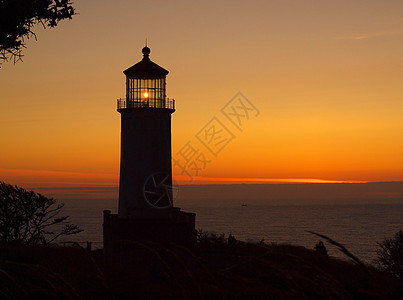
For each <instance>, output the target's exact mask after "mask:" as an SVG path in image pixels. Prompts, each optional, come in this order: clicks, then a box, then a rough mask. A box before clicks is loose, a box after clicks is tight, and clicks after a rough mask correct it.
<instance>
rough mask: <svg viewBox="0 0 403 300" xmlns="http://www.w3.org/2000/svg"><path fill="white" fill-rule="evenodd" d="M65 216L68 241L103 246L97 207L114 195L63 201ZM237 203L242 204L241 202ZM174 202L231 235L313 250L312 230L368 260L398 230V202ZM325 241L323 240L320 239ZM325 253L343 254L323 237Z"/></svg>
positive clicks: (112, 204)
mask: <svg viewBox="0 0 403 300" xmlns="http://www.w3.org/2000/svg"><path fill="white" fill-rule="evenodd" d="M64 203H65V207H64V209H63V214H64V215H69V216H70V218H69V220H70V221H71V222H72V223H74V224H76V225H79V226H80V227H81V228H82V229H84V232H82V233H80V234H79V235H77V236H70V237H68V238H67V240H71V241H75V242H79V243H80V244H82V245H85V243H86V242H87V241H90V242H91V243H92V246H93V248H101V247H102V217H103V213H102V211H103V210H104V209H109V210H111V211H112V213H116V212H117V200H116V199H103V200H94V199H73V200H65V201H64ZM242 204H245V205H246V206H245V205H244V206H243V205H242ZM178 206H179V207H181V208H182V210H184V211H190V212H194V213H196V228H197V229H203V230H204V231H212V232H216V233H218V234H225V235H226V236H228V234H229V233H232V234H233V235H234V236H235V238H236V239H238V240H242V241H252V242H260V241H262V240H263V241H264V242H265V243H278V244H281V243H287V244H293V245H300V246H304V247H306V248H310V249H313V247H314V246H315V244H316V243H318V241H319V240H320V238H319V237H317V236H314V235H312V234H311V233H308V232H307V231H308V230H309V231H314V232H317V233H320V234H323V235H326V236H328V237H330V238H332V239H333V240H335V241H337V242H339V243H341V244H343V245H344V246H345V247H346V248H347V249H348V250H349V251H350V252H351V253H353V254H354V255H356V256H357V257H358V258H360V259H361V260H363V261H364V262H367V263H372V262H373V260H374V259H375V258H376V250H377V249H378V248H379V246H378V245H377V242H381V241H382V240H383V239H384V238H385V237H386V238H390V237H392V236H393V235H394V234H395V233H396V232H398V231H399V230H403V218H402V216H403V203H388V204H374V203H371V204H327V205H316V204H315V205H278V204H271V203H270V201H268V203H265V201H262V200H261V199H260V200H259V201H253V200H250V199H249V200H248V201H247V202H246V203H241V202H239V201H230V200H229V199H228V200H227V201H223V200H222V199H221V200H214V199H209V201H204V200H195V199H192V200H190V201H188V202H186V201H184V200H181V201H180V203H178ZM323 241H324V240H323ZM324 243H325V246H326V247H327V249H328V251H329V255H331V256H334V257H338V258H342V259H343V258H345V256H344V254H342V253H341V252H339V251H338V250H337V249H336V248H335V247H334V246H332V245H330V244H329V243H327V242H326V241H324Z"/></svg>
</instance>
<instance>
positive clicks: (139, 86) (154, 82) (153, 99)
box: [126, 78, 166, 108]
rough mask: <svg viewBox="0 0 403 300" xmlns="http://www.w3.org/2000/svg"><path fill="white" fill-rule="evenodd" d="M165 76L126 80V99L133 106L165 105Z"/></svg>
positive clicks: (161, 106) (158, 106) (157, 106)
mask: <svg viewBox="0 0 403 300" xmlns="http://www.w3.org/2000/svg"><path fill="white" fill-rule="evenodd" d="M165 97H166V96H165V78H157V79H135V78H127V80H126V99H127V101H130V102H131V103H132V104H133V107H155V108H164V107H165Z"/></svg>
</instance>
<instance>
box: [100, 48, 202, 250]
mask: <svg viewBox="0 0 403 300" xmlns="http://www.w3.org/2000/svg"><path fill="white" fill-rule="evenodd" d="M150 52H151V51H150V48H148V47H147V46H146V47H144V48H143V49H142V54H143V58H142V60H141V61H139V62H138V63H136V64H135V65H133V66H131V67H130V68H128V69H126V70H125V71H123V73H124V74H125V76H126V98H123V99H118V101H117V110H118V112H119V113H120V114H121V157H120V182H119V210H118V214H111V212H110V211H109V210H105V211H104V249H105V253H106V254H107V256H108V255H109V256H110V255H113V251H112V249H114V246H113V244H114V242H116V241H122V240H132V241H148V242H150V241H151V242H157V243H179V244H182V245H191V244H192V243H193V242H194V239H195V233H196V231H195V214H194V213H186V212H182V211H180V208H178V207H174V206H173V199H172V198H173V197H172V196H173V195H172V157H171V115H172V113H173V112H174V111H175V101H174V100H172V99H168V98H167V96H166V76H167V75H168V73H169V72H168V71H167V70H165V69H164V68H162V67H160V66H159V65H157V64H156V63H154V62H152V61H151V60H150V57H149V56H150ZM108 253H109V254H108Z"/></svg>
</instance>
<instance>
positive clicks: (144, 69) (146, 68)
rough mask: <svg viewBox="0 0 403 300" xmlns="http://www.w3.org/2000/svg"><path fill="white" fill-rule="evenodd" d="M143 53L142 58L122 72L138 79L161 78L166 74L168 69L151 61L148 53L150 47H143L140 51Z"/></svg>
mask: <svg viewBox="0 0 403 300" xmlns="http://www.w3.org/2000/svg"><path fill="white" fill-rule="evenodd" d="M141 52H142V53H143V59H142V60H141V61H139V62H138V63H137V64H135V65H133V66H131V67H130V68H128V69H126V70H124V71H123V73H124V74H125V75H126V76H128V77H130V78H139V79H147V78H150V79H153V78H163V77H165V76H167V75H168V73H169V71H168V70H165V69H164V68H163V67H160V66H159V65H157V64H156V63H154V62H152V61H151V59H150V57H149V55H150V52H151V50H150V48H148V47H147V46H146V47H144V48H143V49H142V51H141Z"/></svg>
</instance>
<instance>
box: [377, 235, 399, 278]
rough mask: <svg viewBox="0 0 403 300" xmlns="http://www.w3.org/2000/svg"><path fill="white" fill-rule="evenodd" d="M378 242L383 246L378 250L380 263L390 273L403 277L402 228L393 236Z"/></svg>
mask: <svg viewBox="0 0 403 300" xmlns="http://www.w3.org/2000/svg"><path fill="white" fill-rule="evenodd" d="M377 244H378V245H379V246H380V247H381V248H380V249H379V250H378V251H377V254H378V258H377V259H376V262H377V263H378V265H379V266H380V267H381V268H382V269H384V270H386V271H388V272H389V273H391V274H393V275H395V276H397V277H400V278H403V232H402V231H401V230H400V231H399V232H397V233H396V234H395V236H394V237H393V238H391V239H385V240H384V241H383V242H382V243H377Z"/></svg>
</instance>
